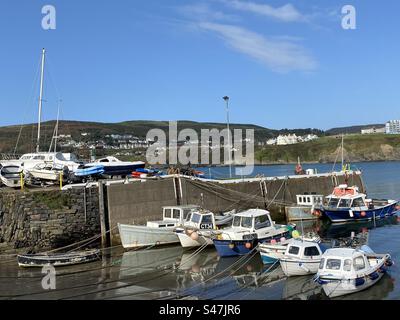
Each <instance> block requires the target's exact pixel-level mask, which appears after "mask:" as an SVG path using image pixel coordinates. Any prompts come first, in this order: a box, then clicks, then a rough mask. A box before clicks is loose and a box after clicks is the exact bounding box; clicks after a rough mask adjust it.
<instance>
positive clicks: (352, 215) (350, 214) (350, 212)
mask: <svg viewBox="0 0 400 320" xmlns="http://www.w3.org/2000/svg"><path fill="white" fill-rule="evenodd" d="M349 216H350V217H351V218H353V217H354V214H353V210H349Z"/></svg>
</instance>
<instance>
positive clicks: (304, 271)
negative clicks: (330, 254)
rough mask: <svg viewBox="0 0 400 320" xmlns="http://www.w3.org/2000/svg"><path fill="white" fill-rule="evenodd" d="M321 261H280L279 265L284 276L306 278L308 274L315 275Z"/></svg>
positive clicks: (282, 259)
mask: <svg viewBox="0 0 400 320" xmlns="http://www.w3.org/2000/svg"><path fill="white" fill-rule="evenodd" d="M320 262H321V259H315V260H312V261H310V260H304V259H300V260H298V259H285V258H281V259H280V264H281V267H282V270H283V272H284V273H285V275H286V276H288V277H291V276H306V275H309V274H316V273H317V272H318V267H319V264H320Z"/></svg>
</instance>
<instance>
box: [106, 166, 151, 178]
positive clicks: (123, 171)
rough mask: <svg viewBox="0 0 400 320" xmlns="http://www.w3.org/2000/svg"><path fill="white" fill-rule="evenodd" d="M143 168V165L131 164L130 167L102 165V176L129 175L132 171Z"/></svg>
mask: <svg viewBox="0 0 400 320" xmlns="http://www.w3.org/2000/svg"><path fill="white" fill-rule="evenodd" d="M144 167H145V163H143V164H132V165H104V173H103V174H104V175H109V176H123V175H131V174H132V172H133V171H136V170H137V169H142V168H144Z"/></svg>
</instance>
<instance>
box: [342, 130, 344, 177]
mask: <svg viewBox="0 0 400 320" xmlns="http://www.w3.org/2000/svg"><path fill="white" fill-rule="evenodd" d="M343 139H344V135H343V134H342V170H343V166H344V156H343Z"/></svg>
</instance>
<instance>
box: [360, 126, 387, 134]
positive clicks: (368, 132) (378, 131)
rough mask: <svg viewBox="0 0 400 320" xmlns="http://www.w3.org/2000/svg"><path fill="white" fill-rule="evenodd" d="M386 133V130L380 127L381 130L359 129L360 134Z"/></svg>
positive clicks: (373, 128)
mask: <svg viewBox="0 0 400 320" xmlns="http://www.w3.org/2000/svg"><path fill="white" fill-rule="evenodd" d="M385 132H386V128H385V127H382V128H375V127H372V128H367V129H361V134H372V133H385Z"/></svg>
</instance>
